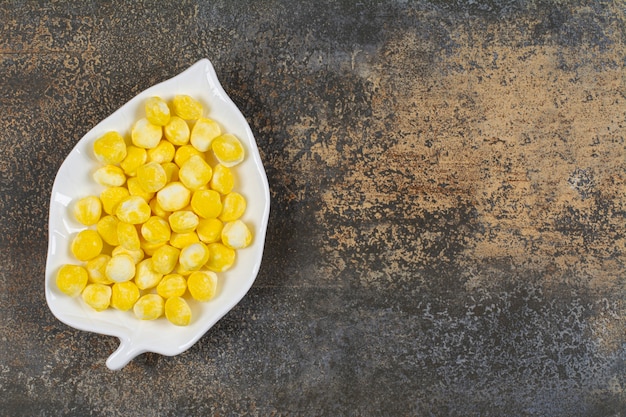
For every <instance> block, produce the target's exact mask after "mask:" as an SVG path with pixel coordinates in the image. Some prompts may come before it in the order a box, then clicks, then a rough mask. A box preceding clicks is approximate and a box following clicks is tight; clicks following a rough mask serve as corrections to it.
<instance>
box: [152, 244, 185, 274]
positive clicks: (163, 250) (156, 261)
mask: <svg viewBox="0 0 626 417" xmlns="http://www.w3.org/2000/svg"><path fill="white" fill-rule="evenodd" d="M179 256H180V249H177V248H175V247H173V246H171V245H163V246H161V247H160V248H158V249H157V250H156V251H154V253H153V254H152V269H153V270H154V271H156V272H158V273H160V274H163V275H165V274H169V273H170V272H172V271H173V270H174V268H176V264H177V263H178V257H179Z"/></svg>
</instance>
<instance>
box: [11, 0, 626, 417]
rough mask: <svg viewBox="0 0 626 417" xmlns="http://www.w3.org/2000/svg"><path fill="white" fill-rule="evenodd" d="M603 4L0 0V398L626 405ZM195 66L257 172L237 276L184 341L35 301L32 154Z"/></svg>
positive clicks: (618, 26) (218, 409)
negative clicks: (128, 343)
mask: <svg viewBox="0 0 626 417" xmlns="http://www.w3.org/2000/svg"><path fill="white" fill-rule="evenodd" d="M625 35H626V6H625V4H624V3H623V2H621V1H574V2H562V1H557V0H535V1H499V0H476V1H460V0H455V1H444V0H436V1H424V0H415V1H402V0H395V1H389V2H377V1H370V0H365V1H360V2H350V1H339V2H332V1H314V2H292V1H278V0H276V1H259V2H244V1H215V2H196V1H181V2H176V4H174V2H165V1H155V2H145V3H143V2H142V3H141V5H138V4H135V3H134V2H127V3H125V2H118V1H106V2H97V1H91V2H82V3H80V4H69V3H65V2H57V1H53V2H33V1H10V2H3V3H2V4H0V74H2V76H1V77H0V109H2V111H1V112H0V126H1V127H2V129H1V130H0V171H1V175H0V195H1V196H2V197H1V198H0V358H1V359H0V410H2V411H0V414H2V415H11V416H16V415H25V416H26V415H28V416H48V415H50V416H53V415H54V416H57V415H68V416H86V415H107V416H132V415H137V416H140V415H162V416H192V415H193V416H195V415H206V416H209V415H210V416H218V415H220V416H230V415H252V416H257V415H258V416H267V415H276V416H287V415H293V416H296V415H297V416H344V415H345V416H409V415H410V416H413V415H414V416H431V415H435V416H502V415H510V416H624V415H626V393H625V391H624V389H625V387H626V363H625V359H626V343H625V342H626V341H625V333H624V325H625V324H626V322H625V313H626V307H625V306H624V301H623V299H624V295H625V294H626V289H625V287H624V284H625V280H624V278H625V276H626V275H625V273H626V267H625V262H624V261H625V255H626V235H625V217H626V215H625V213H626V212H625V203H624V201H625V194H626V193H625V192H626V186H625V181H624V180H625V176H626V155H625V143H624V137H625V136H626V76H625V74H626V73H625V72H624V65H625V64H626V42H625V40H626V39H625V38H626V36H625ZM204 57H206V58H209V59H210V60H211V61H212V63H213V64H214V66H215V68H216V71H217V73H218V77H219V78H220V80H221V81H222V83H223V85H224V87H225V90H226V91H227V93H228V94H229V95H230V96H231V97H232V98H233V100H234V101H235V103H236V104H237V105H238V106H239V107H240V108H241V110H242V112H243V113H244V115H245V116H246V118H247V119H248V121H249V123H250V125H251V127H252V130H253V131H254V133H255V135H256V137H257V141H258V144H259V148H260V152H261V157H262V159H263V162H264V164H265V168H266V171H267V174H268V179H269V182H270V187H271V198H272V212H271V215H270V223H269V228H268V234H267V239H266V251H265V257H264V260H263V264H262V266H261V270H260V273H259V276H258V278H257V281H256V282H255V284H254V286H253V287H252V289H251V291H250V292H249V294H248V295H247V296H246V297H245V298H244V299H243V300H242V301H241V302H240V303H239V304H238V305H237V306H236V307H235V308H234V309H233V310H232V311H231V312H230V313H229V314H228V315H227V316H225V317H224V318H223V319H222V320H221V321H220V322H219V323H218V324H217V325H216V326H215V327H214V328H213V329H211V330H210V331H209V332H208V333H207V334H206V335H205V336H204V337H202V338H201V339H200V341H199V342H198V343H197V344H195V345H194V346H193V347H192V348H191V349H189V350H188V351H187V352H185V353H183V354H181V355H179V356H175V357H163V356H159V355H156V354H144V355H142V356H140V357H138V358H137V359H135V360H134V361H132V362H131V363H130V364H129V365H128V366H127V367H125V368H124V369H123V370H121V371H117V372H112V371H110V370H108V369H107V368H106V366H105V364H104V361H105V359H106V358H107V357H108V356H109V355H110V354H111V353H112V352H113V351H114V350H115V348H116V347H117V345H118V341H117V339H115V338H111V337H107V336H101V335H96V334H91V333H87V332H81V331H77V330H74V329H72V328H69V327H67V326H65V325H64V324H62V323H60V322H59V321H57V320H56V319H55V318H54V317H53V316H52V314H51V313H50V311H49V309H48V308H47V306H46V303H45V297H44V290H43V281H44V267H45V261H46V250H47V236H48V231H47V216H48V201H49V196H50V190H51V186H52V182H53V180H54V175H55V173H56V170H57V169H58V167H59V166H60V164H61V162H62V161H63V159H64V158H65V156H66V155H67V153H68V152H69V151H70V150H71V149H72V147H73V146H74V144H75V143H76V142H77V141H78V140H79V139H80V137H81V136H82V135H83V134H84V133H85V132H87V131H88V130H89V129H90V128H91V127H92V126H93V125H95V124H96V123H97V122H98V121H100V120H101V119H103V118H104V117H106V116H107V115H109V114H110V113H111V112H112V111H114V110H115V109H116V108H118V107H119V106H120V105H122V104H123V103H125V102H126V101H127V100H129V99H130V98H132V97H133V96H134V95H135V94H137V93H139V92H140V91H142V90H143V89H145V88H147V87H149V86H151V85H153V84H155V83H157V82H160V81H163V80H165V79H167V78H170V77H172V76H174V75H176V74H177V73H179V72H180V71H182V70H183V69H185V68H187V67H188V66H189V65H191V64H192V63H194V62H196V61H197V60H198V59H200V58H204Z"/></svg>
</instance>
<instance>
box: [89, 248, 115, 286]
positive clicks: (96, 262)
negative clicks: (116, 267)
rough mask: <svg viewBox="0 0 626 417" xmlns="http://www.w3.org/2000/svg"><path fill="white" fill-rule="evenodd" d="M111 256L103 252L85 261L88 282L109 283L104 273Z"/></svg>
mask: <svg viewBox="0 0 626 417" xmlns="http://www.w3.org/2000/svg"><path fill="white" fill-rule="evenodd" d="M109 260H111V257H110V256H109V255H106V254H104V253H101V254H100V255H98V256H96V257H95V258H93V259H90V260H89V261H87V265H86V266H85V269H86V270H87V274H88V275H89V282H93V283H94V284H105V285H108V284H111V283H112V281H111V280H110V279H108V278H107V276H106V274H105V270H106V266H107V263H109Z"/></svg>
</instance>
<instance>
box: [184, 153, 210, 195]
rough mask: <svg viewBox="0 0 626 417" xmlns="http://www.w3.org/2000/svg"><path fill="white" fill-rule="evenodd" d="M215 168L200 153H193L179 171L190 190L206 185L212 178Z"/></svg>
mask: <svg viewBox="0 0 626 417" xmlns="http://www.w3.org/2000/svg"><path fill="white" fill-rule="evenodd" d="M211 175H213V170H212V169H211V166H210V165H209V164H207V163H206V161H205V160H204V158H202V157H201V156H199V155H192V156H190V157H189V159H187V160H186V161H185V163H184V164H183V165H182V166H181V167H180V171H178V177H179V178H180V182H182V183H183V184H184V185H185V187H187V188H189V189H190V190H197V189H198V188H200V187H204V186H205V185H207V184H208V183H209V181H210V180H211Z"/></svg>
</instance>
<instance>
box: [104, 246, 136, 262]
mask: <svg viewBox="0 0 626 417" xmlns="http://www.w3.org/2000/svg"><path fill="white" fill-rule="evenodd" d="M121 254H126V255H128V256H130V257H131V258H132V259H133V262H134V263H135V265H137V264H138V263H139V262H141V261H142V260H143V257H144V253H143V250H141V249H126V248H125V247H124V246H116V247H115V248H113V251H111V255H113V256H115V255H121Z"/></svg>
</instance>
